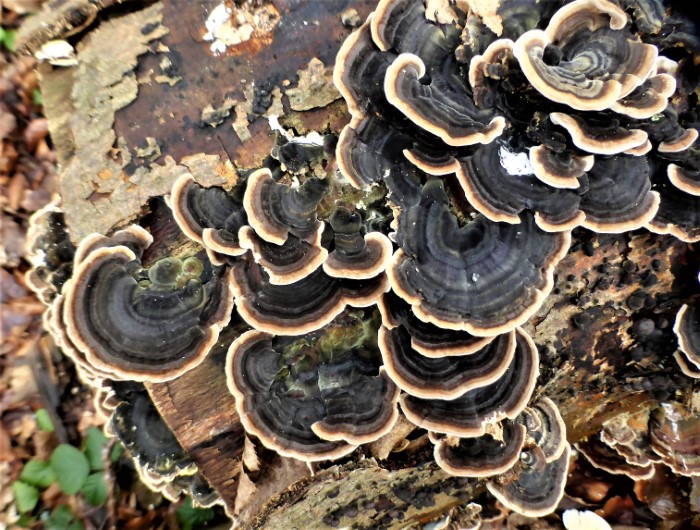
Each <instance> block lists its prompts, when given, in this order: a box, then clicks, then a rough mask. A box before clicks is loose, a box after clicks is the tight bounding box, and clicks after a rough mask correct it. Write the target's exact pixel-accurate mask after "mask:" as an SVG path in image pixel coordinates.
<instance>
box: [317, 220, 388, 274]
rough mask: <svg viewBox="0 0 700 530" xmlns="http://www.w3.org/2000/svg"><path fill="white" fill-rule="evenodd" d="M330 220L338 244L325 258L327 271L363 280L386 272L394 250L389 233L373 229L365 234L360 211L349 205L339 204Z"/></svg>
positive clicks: (324, 268)
mask: <svg viewBox="0 0 700 530" xmlns="http://www.w3.org/2000/svg"><path fill="white" fill-rule="evenodd" d="M329 222H330V225H331V228H332V229H333V233H334V244H335V248H334V250H333V251H332V252H331V253H330V254H329V255H328V258H327V259H326V261H324V262H323V270H324V271H325V272H326V274H328V275H329V276H333V277H336V278H348V279H353V280H362V279H367V278H373V277H375V276H378V275H379V274H381V273H382V272H384V269H386V266H387V263H388V262H389V259H391V254H392V251H393V248H392V245H391V241H389V238H388V237H386V236H385V235H384V234H382V233H380V232H369V233H367V234H365V236H364V237H363V236H362V235H360V228H361V218H360V215H359V214H358V213H357V212H353V211H351V210H348V209H347V208H342V207H341V208H338V209H337V210H336V211H335V212H333V214H332V215H331V218H330V219H329Z"/></svg>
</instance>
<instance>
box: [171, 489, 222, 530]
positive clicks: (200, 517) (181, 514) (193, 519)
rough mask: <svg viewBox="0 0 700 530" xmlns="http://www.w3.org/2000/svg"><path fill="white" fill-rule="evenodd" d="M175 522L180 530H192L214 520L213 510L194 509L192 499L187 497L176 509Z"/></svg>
mask: <svg viewBox="0 0 700 530" xmlns="http://www.w3.org/2000/svg"><path fill="white" fill-rule="evenodd" d="M176 513H177V521H178V523H180V528H181V529H182V530H192V529H193V528H194V527H195V526H199V525H203V524H205V523H208V522H209V521H211V520H212V519H213V518H214V510H211V509H209V508H195V507H194V506H192V499H191V498H190V497H187V499H185V502H184V503H183V504H182V506H180V507H179V508H178V509H177V512H176Z"/></svg>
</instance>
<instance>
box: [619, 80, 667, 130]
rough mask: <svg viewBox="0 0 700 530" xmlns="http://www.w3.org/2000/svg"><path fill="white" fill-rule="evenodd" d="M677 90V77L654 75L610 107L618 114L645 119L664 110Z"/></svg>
mask: <svg viewBox="0 0 700 530" xmlns="http://www.w3.org/2000/svg"><path fill="white" fill-rule="evenodd" d="M675 91H676V78H675V77H673V76H672V75H669V74H657V75H652V76H651V77H650V78H649V79H647V80H646V81H644V83H642V84H641V85H640V86H638V87H637V88H635V89H634V90H633V91H632V92H631V93H630V94H629V95H628V96H625V97H624V98H622V99H620V100H618V101H616V102H615V103H613V105H612V106H611V107H610V108H611V109H612V110H614V111H615V112H617V113H618V114H624V115H625V116H629V117H630V118H634V119H637V120H644V119H647V118H651V117H652V116H653V115H654V114H658V113H659V112H661V111H663V110H664V109H665V108H666V106H667V105H668V98H670V97H671V96H672V95H673V93H674V92H675Z"/></svg>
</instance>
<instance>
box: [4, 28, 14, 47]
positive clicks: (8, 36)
mask: <svg viewBox="0 0 700 530" xmlns="http://www.w3.org/2000/svg"><path fill="white" fill-rule="evenodd" d="M15 33H16V32H15V30H14V29H6V28H3V31H2V43H3V45H4V46H5V48H7V49H8V50H9V51H14V49H15Z"/></svg>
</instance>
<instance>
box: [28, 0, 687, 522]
mask: <svg viewBox="0 0 700 530" xmlns="http://www.w3.org/2000/svg"><path fill="white" fill-rule="evenodd" d="M78 3H80V4H81V5H84V3H83V2H78ZM272 3H273V4H274V5H275V6H276V8H277V9H278V10H279V12H280V13H281V17H282V22H283V24H281V25H280V27H284V28H296V29H295V30H294V31H289V30H284V31H282V30H276V31H275V34H274V39H273V40H272V42H271V44H270V47H269V48H263V47H261V46H258V45H257V44H256V43H255V42H247V43H242V44H241V45H240V48H239V49H237V50H236V51H235V53H234V52H232V53H231V54H230V55H223V56H220V57H217V56H215V55H213V54H211V53H210V52H209V51H208V46H209V45H208V44H207V43H206V42H204V41H203V40H202V38H201V37H202V35H201V34H200V33H197V31H194V32H193V31H192V30H191V29H190V28H200V29H201V30H202V31H204V30H203V27H204V26H203V22H204V20H205V19H206V15H207V13H208V12H209V11H210V10H211V9H212V8H213V7H214V6H215V5H217V2H213V1H208V2H204V3H203V4H201V3H188V5H187V6H186V8H185V9H183V4H182V3H175V2H172V1H171V2H165V3H164V4H162V5H161V4H155V5H153V6H151V7H149V8H147V9H143V10H141V11H137V12H135V13H132V14H130V15H126V16H120V17H118V18H114V19H112V20H109V21H108V22H104V23H102V24H101V25H100V26H99V28H98V29H96V30H95V31H93V32H91V33H90V34H89V35H88V36H86V37H85V38H84V39H83V40H82V41H81V42H80V44H79V46H78V57H79V59H80V61H81V65H80V66H79V67H75V68H55V69H54V68H51V67H48V66H46V65H44V67H43V68H42V74H43V80H42V94H43V97H44V103H45V110H46V113H47V116H49V118H50V121H51V132H52V138H53V141H54V143H55V145H56V147H57V149H58V154H59V160H60V162H61V165H62V166H63V171H62V174H61V178H62V188H63V190H64V205H65V206H66V208H67V209H68V211H67V212H66V213H67V216H68V217H69V224H70V226H71V229H72V230H73V232H72V237H73V238H74V239H75V240H79V239H80V238H81V237H83V236H84V235H85V234H87V233H89V232H92V231H95V230H97V231H103V232H107V231H109V230H110V229H112V228H113V227H115V226H118V225H121V224H125V223H127V222H129V221H130V220H132V219H135V218H136V217H137V216H138V215H139V214H140V213H141V212H142V211H143V209H144V207H145V206H146V204H147V203H148V200H149V199H150V198H151V197H155V196H159V195H162V194H163V193H166V192H167V191H168V190H169V189H170V185H171V183H172V181H174V179H175V178H177V177H178V176H179V175H181V174H182V173H184V172H186V171H190V172H192V173H193V174H195V176H196V177H197V179H198V180H199V181H200V182H202V183H210V184H223V185H230V184H232V183H233V182H234V181H235V178H236V171H235V170H236V169H239V168H249V167H252V166H254V165H256V164H258V163H259V162H260V161H261V160H262V159H263V158H264V157H265V156H267V154H268V153H269V151H270V148H271V147H272V145H273V143H274V135H273V134H272V131H271V130H270V124H269V122H268V117H269V114H268V115H266V113H267V112H268V111H269V110H270V108H273V109H275V112H278V111H280V109H281V112H282V113H283V115H282V116H280V123H281V124H282V125H283V126H285V127H287V128H290V127H293V128H294V129H295V130H296V132H298V133H301V134H303V133H305V132H307V131H310V130H316V131H326V132H335V133H337V132H338V131H339V130H340V128H341V126H342V125H344V124H345V123H346V122H347V121H348V116H347V113H346V110H345V106H344V104H343V103H342V102H338V101H336V102H334V103H330V104H328V105H326V106H325V107H322V108H314V109H312V110H308V111H299V112H297V111H294V110H293V109H292V108H291V107H290V102H289V100H288V96H287V95H285V94H284V92H285V91H286V88H287V87H289V89H290V91H291V93H292V94H296V95H295V96H294V97H297V96H298V91H297V92H294V89H295V87H297V86H298V82H297V80H296V79H297V72H298V71H300V70H301V71H304V70H305V69H307V65H308V63H309V60H310V59H311V58H314V57H316V58H318V60H320V61H321V62H322V63H323V64H324V65H326V66H327V67H331V66H332V64H333V59H334V56H335V53H336V51H337V49H338V46H339V45H340V42H341V41H342V40H343V38H344V37H345V36H346V35H347V34H348V33H349V31H350V28H345V27H343V26H342V24H341V23H340V18H339V16H338V13H337V11H339V9H338V8H337V7H336V6H333V5H332V3H331V2H328V3H326V2H323V3H321V5H322V6H323V9H321V10H320V11H317V12H315V13H311V11H310V9H311V8H310V7H309V5H314V6H315V7H317V6H318V4H314V3H296V2H293V1H291V0H290V1H284V0H280V1H275V2H272ZM373 4H374V2H373V1H371V0H363V1H361V2H355V3H354V4H353V5H354V6H355V7H356V8H357V9H358V11H359V14H360V17H361V18H362V19H364V18H365V16H366V14H367V12H368V11H369V10H370V9H371V7H372V6H373ZM103 5H106V4H105V3H104V2H103ZM315 7H314V9H315ZM314 20H316V21H318V24H315V23H314ZM304 21H306V22H307V23H309V22H311V24H307V25H304V24H303V22H304ZM66 27H67V26H66ZM139 28H142V29H144V28H148V29H149V30H150V31H148V32H146V33H145V34H144V33H142V32H141V31H140V29H139ZM144 30H145V29H144ZM125 32H135V33H136V34H137V35H136V38H135V40H133V41H131V42H126V43H121V44H120V47H119V48H118V50H120V51H119V53H120V54H121V55H118V56H116V57H110V55H109V53H108V49H109V50H112V49H113V48H114V42H117V41H119V40H120V39H117V38H116V37H115V35H122V34H125ZM59 33H60V31H59ZM56 36H60V35H59V34H57V35H56ZM115 39H116V40H115ZM27 46H29V45H27ZM111 53H114V52H111ZM163 58H170V59H169V61H170V65H169V66H167V65H166V66H165V69H166V70H169V72H166V74H167V75H169V76H170V77H171V78H173V79H174V78H175V77H180V78H181V80H180V81H179V82H177V83H175V84H174V85H172V86H171V85H170V84H168V83H166V84H163V83H158V82H152V81H151V77H153V79H154V80H155V76H156V75H158V73H160V72H163V68H164V67H163V66H162V65H163V64H164V63H163ZM111 61H117V62H118V63H119V69H118V70H114V71H111V70H110V69H111V68H113V67H114V66H113V65H114V64H116V63H114V62H111ZM96 74H97V75H96ZM285 81H289V83H288V84H287V85H285V83H284V82H285ZM275 90H277V92H276V95H274V94H275ZM106 96H110V97H111V98H112V99H110V98H107V97H106ZM268 96H270V97H269V98H268ZM103 98H105V99H103ZM226 98H233V100H235V101H236V105H235V106H234V107H233V109H232V110H233V112H231V114H230V116H226V117H224V119H223V120H222V121H221V123H219V124H218V125H217V126H216V127H212V126H211V125H209V124H206V123H202V118H201V116H202V111H203V110H204V109H206V108H207V106H211V107H212V108H217V107H220V106H221V104H222V103H223V102H224V101H225V100H226ZM329 99H330V98H329ZM105 101H107V103H105ZM268 101H269V104H270V107H266V105H267V103H268ZM98 102H99V103H100V104H99V105H98V104H97V103H98ZM295 105H296V103H295ZM299 105H300V107H297V108H305V107H304V103H299ZM96 111H99V112H97V113H95V112H96ZM234 124H237V126H239V127H243V128H245V129H246V130H247V131H248V133H249V134H250V139H249V140H247V141H242V140H241V138H240V136H241V135H240V134H239V132H240V130H239V131H238V132H237V131H236V130H234V127H233V125H234ZM89 127H93V129H89ZM88 133H89V134H88ZM149 138H151V139H153V142H155V145H156V146H157V151H153V150H151V149H149V151H148V153H157V155H156V156H157V158H154V159H153V158H152V157H151V156H150V155H147V156H146V158H144V157H143V156H141V157H139V156H138V154H139V152H140V153H141V154H145V153H146V152H145V151H139V149H144V148H147V147H153V145H154V144H153V142H149V140H148V139H149ZM83 155H85V158H83ZM227 157H230V158H231V160H227ZM224 160H226V162H224ZM86 184H87V185H89V186H92V188H86ZM95 184H97V187H96V188H95V187H94V186H95ZM128 190H133V191H132V192H129V191H128ZM129 193H132V195H133V197H129V195H128V194H129ZM104 195H107V196H108V197H105V196H104ZM164 225H165V226H166V227H168V228H166V229H164V230H171V229H172V225H173V224H172V223H170V224H168V222H167V220H166V222H164ZM575 236H576V237H575V240H577V241H579V243H578V245H577V246H575V247H574V248H573V249H572V250H571V251H570V253H569V255H568V256H567V257H566V258H565V259H564V260H563V261H562V262H561V263H560V265H559V267H558V268H557V281H556V285H555V291H554V292H553V294H551V295H550V297H549V298H548V299H547V301H546V302H545V304H544V306H543V307H542V308H541V310H540V311H539V312H538V313H537V315H535V316H534V317H533V318H532V319H531V321H530V322H529V323H528V325H527V326H526V328H527V329H528V331H529V332H531V333H532V335H533V337H534V338H535V342H536V343H537V344H538V346H539V347H540V352H541V354H542V364H541V376H540V384H539V386H538V391H537V394H538V395H548V396H550V397H552V398H553V399H554V400H555V401H556V402H557V404H558V405H559V407H560V408H561V411H562V414H563V416H564V419H565V421H566V423H567V426H568V429H569V432H568V434H569V440H570V441H572V442H575V441H578V440H580V439H582V438H584V437H586V436H587V435H590V434H592V433H593V432H596V431H597V430H599V428H600V427H601V425H602V423H603V422H604V421H606V420H607V419H609V418H612V417H614V416H616V415H618V414H621V413H629V412H633V411H635V410H638V409H640V408H644V407H650V406H653V405H654V404H656V403H658V401H659V398H660V397H663V396H664V395H666V396H669V395H670V396H672V397H674V398H676V399H679V400H683V399H684V398H686V397H687V395H688V393H689V392H690V390H691V388H692V387H691V382H690V380H688V379H687V378H683V377H682V376H680V377H679V371H678V369H677V367H676V365H675V363H674V361H673V359H672V357H671V352H672V350H673V349H674V348H673V337H672V332H671V329H670V326H669V325H668V324H669V323H671V325H672V322H673V316H674V315H675V311H676V310H677V308H678V306H679V305H680V300H681V298H682V297H683V296H684V293H685V292H686V290H687V288H688V286H689V285H690V283H689V282H690V281H691V280H692V278H690V277H685V276H684V275H683V274H681V273H680V272H679V271H680V270H681V267H682V266H683V265H687V264H689V263H699V262H700V250H698V249H697V248H694V247H692V246H689V245H686V244H684V243H680V242H678V241H676V240H675V239H673V238H670V237H662V236H657V235H653V234H648V233H647V232H646V231H643V230H641V231H638V232H636V233H634V234H628V235H623V236H616V235H595V234H591V233H589V232H587V231H584V230H578V231H577V232H576V234H575ZM176 253H177V252H175V254H176ZM651 277H653V280H651V279H650V278H651ZM649 300H651V302H650V301H649ZM640 301H641V302H640ZM640 303H641V305H640ZM642 319H650V320H652V321H654V322H655V325H657V326H658V327H657V329H658V331H659V332H660V336H661V339H660V340H661V344H662V346H661V347H658V348H657V345H656V343H655V342H653V341H651V339H650V340H649V341H647V340H646V339H644V338H643V337H639V336H637V335H636V334H635V332H634V326H635V323H637V322H639V321H640V320H642ZM664 322H666V324H664ZM640 346H641V347H642V349H643V350H644V352H643V353H644V355H642V356H641V357H639V358H637V357H635V358H634V360H633V355H632V351H633V350H634V349H635V348H638V347H640ZM148 386H149V392H150V394H151V396H152V397H153V399H154V401H155V403H156V405H157V407H158V408H159V410H160V412H161V414H162V415H163V416H164V418H165V419H166V421H167V423H168V425H169V426H170V427H171V429H172V430H173V432H175V434H176V436H177V437H178V440H179V441H180V443H181V444H182V445H183V447H184V448H185V449H186V450H187V451H188V452H189V453H190V455H191V456H192V458H193V459H194V460H195V462H197V464H198V466H199V467H200V471H201V472H202V474H203V475H204V476H205V477H206V478H207V479H208V480H209V481H210V482H211V484H212V485H213V486H214V487H215V488H216V489H217V491H218V492H219V493H220V494H222V497H223V498H224V500H225V504H226V507H227V510H228V511H229V513H235V512H236V511H237V507H236V502H235V499H236V496H237V495H238V494H239V493H240V490H239V482H237V481H236V480H235V479H236V477H238V475H239V473H240V463H239V457H240V454H239V452H240V451H241V450H242V438H243V432H242V429H241V428H240V424H239V423H238V422H237V419H236V416H235V410H234V407H233V398H232V397H231V396H230V394H229V393H228V390H227V389H226V385H225V380H224V375H223V370H222V364H221V361H220V360H219V361H216V360H215V358H214V357H211V358H210V359H209V360H208V361H207V362H206V363H205V364H203V365H202V366H200V367H199V368H197V369H195V370H193V371H192V372H190V373H188V374H186V375H185V376H182V377H181V378H179V379H177V380H175V381H172V382H169V383H164V384H159V385H155V384H149V385H148ZM204 390H206V391H207V392H206V393H204ZM366 452H367V451H365V453H366ZM276 458H279V457H276ZM430 461H431V456H430V452H429V451H423V452H421V453H420V454H419V457H417V458H416V459H415V460H414V459H411V458H405V457H404V456H402V455H401V453H397V454H394V455H391V456H390V458H389V459H388V461H387V462H376V461H374V460H371V459H366V460H363V459H362V450H361V451H360V452H358V454H357V455H356V456H355V457H354V460H353V461H351V462H350V463H346V464H344V465H342V466H332V467H330V468H329V469H325V470H323V471H321V472H320V473H317V474H316V475H315V476H314V477H311V478H304V479H303V480H301V482H298V483H297V484H295V485H294V486H292V487H291V488H290V489H288V490H286V491H282V492H280V490H281V489H282V490H284V489H285V488H286V487H287V485H288V483H289V481H290V480H291V477H294V476H299V477H301V476H303V475H305V474H306V471H305V470H304V469H301V466H299V465H296V467H295V464H298V463H295V462H294V461H288V460H283V461H281V462H282V463H281V464H280V465H279V466H277V464H279V461H277V460H273V461H272V462H271V463H270V465H273V466H276V467H275V470H277V469H282V467H283V465H282V464H284V465H286V466H289V470H288V472H284V473H282V475H283V476H284V478H280V476H272V475H270V474H269V473H267V474H264V473H260V474H258V475H257V476H256V475H255V474H251V477H252V478H251V479H250V481H251V483H252V486H253V487H254V488H256V489H255V494H256V495H257V499H256V503H255V504H254V505H251V504H248V505H246V506H245V507H241V506H238V512H239V515H238V517H239V521H240V522H241V523H243V524H250V526H251V527H256V528H263V527H264V528H285V529H286V528H291V527H294V526H297V527H299V528H306V527H313V525H314V524H317V523H318V522H319V521H323V522H324V524H326V523H327V524H328V525H329V526H330V525H332V524H334V523H335V522H336V521H335V519H337V524H339V525H340V526H343V525H345V524H348V525H352V524H358V525H360V526H362V525H364V526H365V527H373V526H376V525H377V524H378V522H379V521H382V520H386V519H385V518H386V517H389V518H390V520H389V522H390V523H391V524H396V525H402V524H408V523H409V522H418V521H421V522H425V521H429V520H431V519H434V518H439V517H441V516H442V515H443V514H445V513H447V512H448V511H449V510H451V509H452V508H454V507H455V506H458V505H463V504H464V503H465V502H466V501H468V500H469V499H470V498H472V496H473V494H474V493H476V492H479V491H481V489H480V486H479V485H477V484H476V483H473V482H470V481H464V479H455V478H454V477H449V476H448V475H446V474H445V473H443V472H442V471H439V470H438V469H436V468H435V466H434V465H433V464H431V463H430ZM402 466H407V467H402ZM358 485H359V489H355V488H356V487H357V486H358ZM409 485H410V486H411V487H417V488H425V489H426V490H430V495H429V496H428V497H427V498H429V500H430V503H427V504H426V505H425V506H422V505H421V506H418V505H414V506H411V507H408V501H406V500H404V499H401V498H400V497H399V496H398V493H397V492H398V491H404V490H401V488H402V487H404V486H405V487H408V486H409ZM397 488H398V489H397ZM435 488H437V490H435V491H433V490H434V489H435ZM336 490H337V494H336V493H335V492H336ZM438 490H439V491H438ZM405 491H407V492H410V493H411V495H413V496H414V497H411V498H412V499H414V498H415V494H417V493H418V490H416V489H414V490H410V489H407V490H405ZM436 491H438V492H437V493H436ZM381 493H385V495H386V499H387V502H386V503H383V502H377V500H376V499H374V497H373V496H379V495H380V494H381ZM268 498H272V499H273V500H272V501H271V502H270V503H269V504H268V505H267V507H265V508H263V512H262V515H261V516H260V517H259V518H258V519H257V520H256V521H252V522H251V518H252V517H253V516H254V515H255V513H256V512H257V511H258V508H259V504H260V503H262V502H263V501H264V500H265V499H268ZM361 500H362V501H363V502H365V504H363V505H362V509H360V510H358V514H357V515H355V516H351V515H352V514H353V513H354V512H353V509H352V507H353V505H354V504H357V505H358V507H359V503H360V501H361ZM383 500H384V498H382V501H383ZM368 502H369V503H370V504H371V506H370V504H367V503H368ZM339 506H342V507H343V512H342V513H340V512H337V510H338V508H339ZM403 507H406V508H407V509H408V511H407V512H406V513H405V514H404V519H400V518H399V515H398V514H399V512H400V513H404V512H403V511H402V510H403ZM329 517H330V519H328V518H329ZM394 517H395V519H394ZM406 518H408V519H406Z"/></svg>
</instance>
